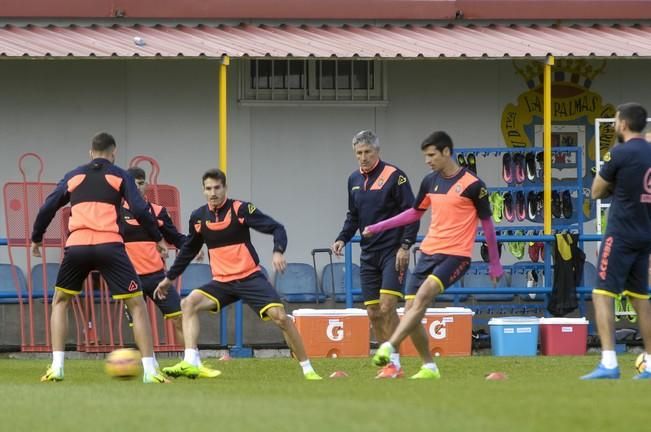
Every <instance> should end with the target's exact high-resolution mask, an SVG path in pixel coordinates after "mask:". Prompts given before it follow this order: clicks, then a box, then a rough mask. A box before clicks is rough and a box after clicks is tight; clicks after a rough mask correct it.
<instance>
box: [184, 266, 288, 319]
mask: <svg viewBox="0 0 651 432" xmlns="http://www.w3.org/2000/svg"><path fill="white" fill-rule="evenodd" d="M194 291H198V292H200V293H201V294H203V295H204V296H206V297H208V298H209V299H210V300H212V301H213V302H215V308H214V309H213V311H214V312H219V310H220V309H221V308H224V307H226V306H228V305H229V304H231V303H235V302H236V301H238V300H243V301H244V303H246V304H247V305H249V307H250V308H251V309H253V310H254V311H255V312H256V313H257V314H258V315H259V316H260V318H262V319H263V320H265V321H267V320H269V319H270V318H269V317H268V316H266V314H265V312H266V311H267V309H269V308H271V307H274V306H279V307H282V308H284V307H285V306H284V305H283V302H282V301H281V300H280V296H278V293H277V292H276V290H275V289H274V287H272V286H271V284H270V283H269V281H268V280H267V278H266V277H264V275H263V274H262V272H259V271H258V272H255V273H253V274H252V275H251V276H248V277H246V278H244V279H238V280H235V281H232V282H218V281H215V280H213V281H210V282H209V283H207V284H205V285H203V286H201V287H199V288H195V289H194V290H193V292H194Z"/></svg>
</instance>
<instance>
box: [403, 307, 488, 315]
mask: <svg viewBox="0 0 651 432" xmlns="http://www.w3.org/2000/svg"><path fill="white" fill-rule="evenodd" d="M397 312H398V314H404V313H405V308H403V307H401V308H398V309H397ZM474 314H475V313H474V312H473V311H472V309H468V308H464V307H445V308H427V310H426V311H425V315H474Z"/></svg>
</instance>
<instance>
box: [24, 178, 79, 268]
mask: <svg viewBox="0 0 651 432" xmlns="http://www.w3.org/2000/svg"><path fill="white" fill-rule="evenodd" d="M69 178H70V175H69V174H68V175H66V176H65V177H64V178H63V179H62V180H61V181H60V182H59V184H57V185H56V187H55V188H54V190H53V191H52V193H51V194H50V195H48V197H47V198H46V199H45V202H44V203H43V205H42V206H41V208H40V209H39V210H38V214H37V215H36V220H34V226H33V229H32V255H34V256H36V257H39V256H41V251H40V246H41V243H42V242H43V236H44V235H45V231H46V230H47V227H48V226H49V225H50V223H51V222H52V219H54V216H55V215H56V213H57V210H59V209H60V208H61V207H63V206H64V205H66V204H68V203H69V202H70V192H69V191H68V180H69Z"/></svg>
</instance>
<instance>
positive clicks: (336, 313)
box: [291, 308, 366, 317]
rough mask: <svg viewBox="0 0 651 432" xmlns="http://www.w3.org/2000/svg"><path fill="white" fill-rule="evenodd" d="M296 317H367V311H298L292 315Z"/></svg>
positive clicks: (354, 309) (355, 309) (350, 309)
mask: <svg viewBox="0 0 651 432" xmlns="http://www.w3.org/2000/svg"><path fill="white" fill-rule="evenodd" d="M291 314H292V315H293V316H295V317H299V316H366V310H365V309H357V308H349V309H296V310H295V311H292V313H291Z"/></svg>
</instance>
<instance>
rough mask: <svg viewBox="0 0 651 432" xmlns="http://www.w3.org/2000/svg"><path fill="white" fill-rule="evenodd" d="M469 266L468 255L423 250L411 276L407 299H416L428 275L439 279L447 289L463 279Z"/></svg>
mask: <svg viewBox="0 0 651 432" xmlns="http://www.w3.org/2000/svg"><path fill="white" fill-rule="evenodd" d="M469 267H470V258H468V257H462V256H456V255H446V254H434V255H428V254H426V253H422V252H421V255H420V258H418V262H417V263H416V268H414V273H413V275H412V277H411V278H410V282H409V286H408V287H407V292H406V295H405V299H407V300H411V299H414V298H415V297H416V293H417V292H418V288H420V286H421V285H422V283H423V281H424V280H425V279H427V278H428V277H432V278H435V279H436V280H438V282H439V283H440V284H441V286H442V287H443V290H445V289H446V288H447V287H449V286H450V285H452V284H453V283H455V282H456V281H458V280H459V279H461V277H462V276H463V275H464V274H465V273H466V271H468V268H469Z"/></svg>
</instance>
